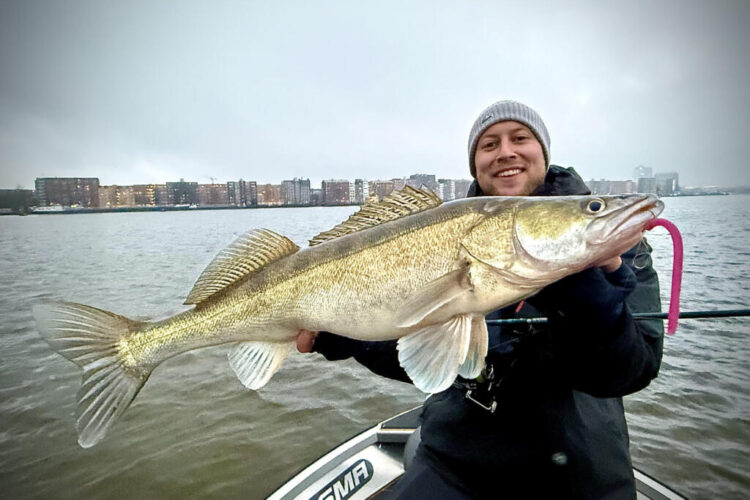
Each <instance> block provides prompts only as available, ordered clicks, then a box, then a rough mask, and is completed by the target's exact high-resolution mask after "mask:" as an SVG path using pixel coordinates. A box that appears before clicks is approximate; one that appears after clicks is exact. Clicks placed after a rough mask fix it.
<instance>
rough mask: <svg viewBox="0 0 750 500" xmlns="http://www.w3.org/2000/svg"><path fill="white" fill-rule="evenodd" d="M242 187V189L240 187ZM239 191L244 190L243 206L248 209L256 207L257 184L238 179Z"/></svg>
mask: <svg viewBox="0 0 750 500" xmlns="http://www.w3.org/2000/svg"><path fill="white" fill-rule="evenodd" d="M242 186H244V188H243V187H242ZM240 189H241V190H244V191H242V192H244V193H245V194H244V196H245V198H244V199H245V205H244V206H248V207H257V206H258V183H257V182H255V181H243V180H242V179H240Z"/></svg>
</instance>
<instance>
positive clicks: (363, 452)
mask: <svg viewBox="0 0 750 500" xmlns="http://www.w3.org/2000/svg"><path fill="white" fill-rule="evenodd" d="M421 409H422V407H421V406H417V407H416V408H412V409H411V410H407V411H405V412H403V413H401V414H399V415H396V416H394V417H391V418H389V419H388V420H385V421H383V422H381V423H379V424H378V425H376V426H374V427H372V428H370V429H368V430H366V431H364V432H362V433H360V434H358V435H356V436H354V437H353V438H351V439H349V440H347V441H345V442H343V443H342V444H340V445H339V446H337V447H336V448H334V449H333V450H331V451H330V452H328V453H326V454H325V455H323V456H322V457H320V458H319V459H317V460H316V461H315V462H313V463H312V464H310V465H308V466H307V467H305V468H304V469H302V470H301V471H300V472H299V473H297V474H296V475H295V476H293V477H292V478H290V479H289V480H288V481H287V482H286V483H284V484H282V485H281V486H280V487H278V488H277V489H276V490H275V491H274V492H273V493H271V495H270V496H269V497H268V500H291V499H304V500H308V499H309V500H361V499H376V500H377V499H378V498H381V499H384V498H386V497H387V496H388V492H389V491H391V490H392V489H393V487H394V486H395V484H396V483H397V482H398V480H399V478H400V477H401V476H402V475H403V474H404V471H405V469H406V468H407V467H408V466H409V463H410V461H411V459H413V457H414V452H415V451H416V448H417V445H418V444H419V428H418V426H419V414H420V412H421ZM633 473H634V475H635V483H636V491H637V498H638V500H679V499H682V500H684V499H685V497H684V496H682V495H680V494H679V493H677V492H676V491H674V490H672V489H671V488H669V487H668V486H666V485H664V484H662V483H661V482H659V481H657V480H656V479H654V478H653V477H651V476H649V475H647V474H645V473H644V472H641V471H639V470H638V469H633Z"/></svg>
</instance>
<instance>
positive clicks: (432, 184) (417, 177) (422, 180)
mask: <svg viewBox="0 0 750 500" xmlns="http://www.w3.org/2000/svg"><path fill="white" fill-rule="evenodd" d="M406 183H407V184H408V185H410V186H411V187H413V188H417V189H425V188H426V189H429V190H430V191H432V192H433V193H437V191H438V183H437V181H436V180H435V176H434V175H431V174H412V175H410V176H409V180H407V181H406Z"/></svg>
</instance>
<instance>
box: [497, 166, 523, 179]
mask: <svg viewBox="0 0 750 500" xmlns="http://www.w3.org/2000/svg"><path fill="white" fill-rule="evenodd" d="M520 173H521V169H520V168H511V169H510V170H503V171H502V172H500V173H499V174H497V175H499V176H500V177H509V176H511V175H516V174H520Z"/></svg>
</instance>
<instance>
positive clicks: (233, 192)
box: [227, 181, 245, 207]
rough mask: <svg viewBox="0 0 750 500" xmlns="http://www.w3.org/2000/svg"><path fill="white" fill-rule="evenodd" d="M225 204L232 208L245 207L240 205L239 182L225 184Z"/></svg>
mask: <svg viewBox="0 0 750 500" xmlns="http://www.w3.org/2000/svg"><path fill="white" fill-rule="evenodd" d="M227 203H229V204H230V205H233V206H241V207H243V206H245V205H244V204H243V203H242V190H241V188H240V183H239V182H235V181H229V182H227Z"/></svg>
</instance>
